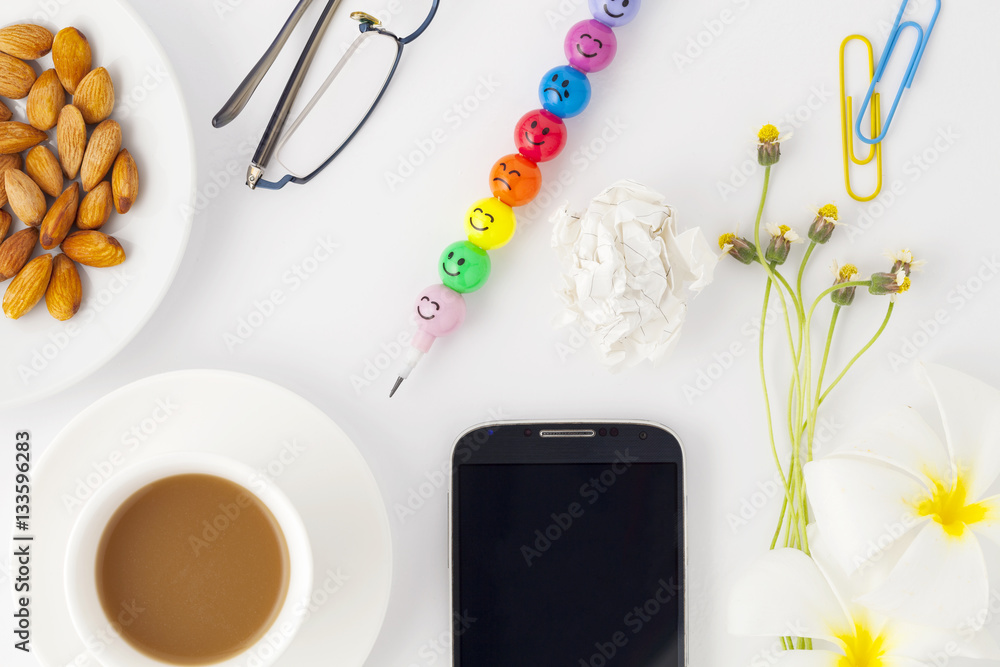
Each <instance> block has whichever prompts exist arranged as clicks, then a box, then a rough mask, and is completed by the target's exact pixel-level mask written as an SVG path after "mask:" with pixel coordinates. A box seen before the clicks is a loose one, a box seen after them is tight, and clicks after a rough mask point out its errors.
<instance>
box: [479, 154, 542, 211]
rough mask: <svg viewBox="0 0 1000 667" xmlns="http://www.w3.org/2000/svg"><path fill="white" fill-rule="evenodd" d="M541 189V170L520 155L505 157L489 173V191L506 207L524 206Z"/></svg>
mask: <svg viewBox="0 0 1000 667" xmlns="http://www.w3.org/2000/svg"><path fill="white" fill-rule="evenodd" d="M541 189H542V170H541V169H539V168H538V165H537V164H535V163H534V162H532V161H531V160H529V159H528V158H526V157H524V156H523V155H521V154H520V153H513V154H511V155H505V156H503V157H502V158H500V159H499V160H497V163H496V164H495V165H493V169H492V170H491V171H490V190H492V191H493V196H494V197H496V198H497V199H499V200H500V201H502V202H503V203H504V204H507V206H524V205H525V204H527V203H528V202H530V201H531V200H532V199H534V198H535V196H536V195H537V194H538V191H539V190H541Z"/></svg>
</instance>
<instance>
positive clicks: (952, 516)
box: [917, 475, 989, 537]
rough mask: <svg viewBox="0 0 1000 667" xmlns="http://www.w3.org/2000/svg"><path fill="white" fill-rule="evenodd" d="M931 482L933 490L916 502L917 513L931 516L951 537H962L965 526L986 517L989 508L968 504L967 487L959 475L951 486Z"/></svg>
mask: <svg viewBox="0 0 1000 667" xmlns="http://www.w3.org/2000/svg"><path fill="white" fill-rule="evenodd" d="M933 482H934V492H933V493H932V494H931V496H930V497H929V498H925V499H924V500H922V501H920V503H918V504H917V514H919V515H920V516H929V517H931V518H933V519H934V520H935V521H936V522H938V523H939V524H941V527H942V528H943V529H944V532H946V533H948V534H949V535H951V536H952V537H962V535H964V534H965V528H966V527H967V526H971V525H973V524H976V523H979V522H980V521H983V520H984V519H986V515H987V514H988V513H989V508H988V507H987V506H986V505H983V504H982V503H972V504H969V502H968V499H969V487H968V486H967V485H966V482H965V480H964V479H962V476H961V475H959V476H958V479H956V480H955V483H954V484H952V485H951V486H947V485H945V484H944V483H943V482H941V481H938V480H933Z"/></svg>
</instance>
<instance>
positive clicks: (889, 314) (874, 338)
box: [817, 301, 896, 405]
mask: <svg viewBox="0 0 1000 667" xmlns="http://www.w3.org/2000/svg"><path fill="white" fill-rule="evenodd" d="M895 307H896V302H895V301H890V302H889V308H888V310H886V313H885V319H883V320H882V326H880V327H879V328H878V331H876V332H875V335H874V336H872V338H871V340H870V341H868V343H867V344H866V345H865V346H864V347H863V348H861V351H859V352H858V353H857V354H855V355H854V358H852V359H851V360H850V361H849V362H848V363H847V366H845V367H844V370H842V371H841V372H840V375H838V376H837V379H836V380H834V381H833V383H832V384H831V385H830V386H829V387H827V389H826V391H825V392H823V395H822V396H820V398H819V401H818V403H817V405H820V404H822V403H823V401H825V400H826V397H827V396H829V395H830V392H831V391H833V388H834V387H836V386H837V384H838V383H839V382H840V381H841V380H842V379H844V376H845V375H847V371H849V370H851V366H853V365H854V363H855V362H856V361H857V360H858V359H860V358H861V357H862V356H863V355H864V353H865V352H867V351H868V350H869V348H871V346H872V345H874V344H875V341H877V340H878V339H879V337H880V336H881V335H882V332H883V331H885V328H886V326H888V324H889V318H891V317H892V310H893V308H895Z"/></svg>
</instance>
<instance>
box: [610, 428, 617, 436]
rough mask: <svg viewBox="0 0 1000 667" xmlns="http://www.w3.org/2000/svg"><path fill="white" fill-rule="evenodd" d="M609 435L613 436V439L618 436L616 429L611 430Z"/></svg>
mask: <svg viewBox="0 0 1000 667" xmlns="http://www.w3.org/2000/svg"><path fill="white" fill-rule="evenodd" d="M611 435H612V436H614V437H617V436H618V429H616V428H613V429H611Z"/></svg>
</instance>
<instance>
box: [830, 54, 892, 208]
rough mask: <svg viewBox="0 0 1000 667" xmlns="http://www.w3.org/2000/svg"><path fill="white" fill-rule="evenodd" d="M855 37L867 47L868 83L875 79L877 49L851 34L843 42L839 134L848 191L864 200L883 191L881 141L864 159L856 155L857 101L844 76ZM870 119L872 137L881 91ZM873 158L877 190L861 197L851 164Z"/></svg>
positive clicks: (875, 132) (876, 130)
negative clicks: (848, 52)
mask: <svg viewBox="0 0 1000 667" xmlns="http://www.w3.org/2000/svg"><path fill="white" fill-rule="evenodd" d="M854 40H858V41H861V42H864V44H865V46H866V47H867V48H868V81H869V83H870V82H871V80H872V79H873V78H875V51H874V49H872V43H871V42H870V41H868V38H867V37H865V36H863V35H850V36H849V37H847V38H846V39H845V40H844V41H843V42H841V44H840V133H841V137H842V139H843V144H844V184H845V185H846V186H847V194H849V195H851V198H852V199H855V200H857V201H861V202H865V201H871V200H873V199H875V197H878V195H879V193H880V192H882V142H879V143H877V144H875V145H872V146H869V147H868V156H867V157H866V158H864V159H858V157H857V156H855V154H854V102H853V99H852V98H850V97H848V96H847V86H846V83H845V76H844V54H845V52H846V51H847V45H848V44H850V43H851V42H852V41H854ZM871 118H872V136H873V137H877V136H878V134H879V132H880V131H881V126H882V120H881V109H880V106H879V94H878V93H875V94H874V95H872V104H871ZM872 159H874V160H875V168H876V170H877V175H876V178H877V181H876V185H875V192H873V193H872V194H870V195H868V196H867V197H862V196H861V195H858V194H856V193H855V192H854V189H853V188H852V187H851V163H852V162H853V163H854V164H856V165H859V166H864V165H867V164H870V163H871V161H872Z"/></svg>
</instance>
